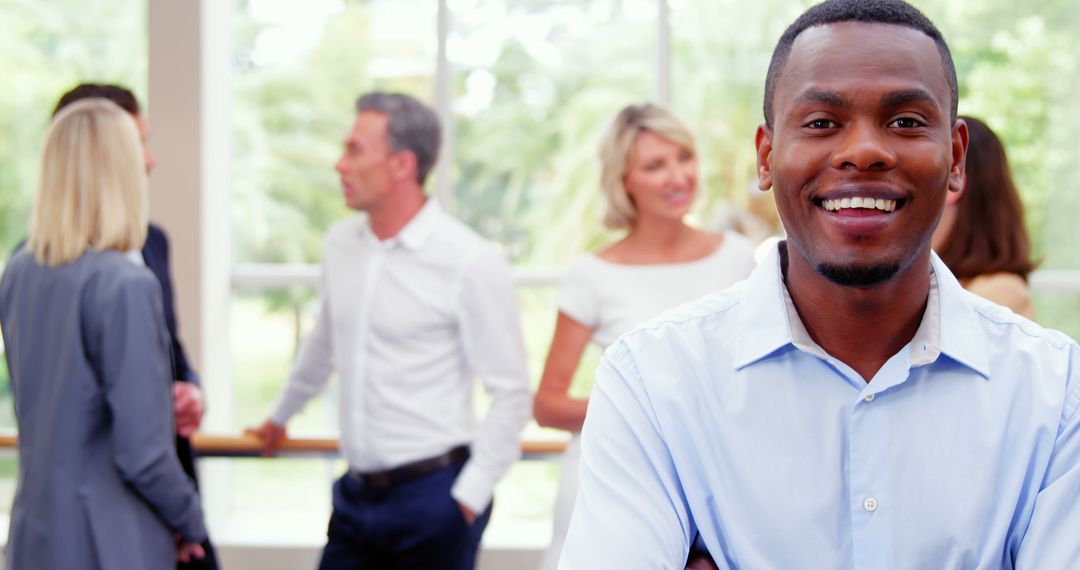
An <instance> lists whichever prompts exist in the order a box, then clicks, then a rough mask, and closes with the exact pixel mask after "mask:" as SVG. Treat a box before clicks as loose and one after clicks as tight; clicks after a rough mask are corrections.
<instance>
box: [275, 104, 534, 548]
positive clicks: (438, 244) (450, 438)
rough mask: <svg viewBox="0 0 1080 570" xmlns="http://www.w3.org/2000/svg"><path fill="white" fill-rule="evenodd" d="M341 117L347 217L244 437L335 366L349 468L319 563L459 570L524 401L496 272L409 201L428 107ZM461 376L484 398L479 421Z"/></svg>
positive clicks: (506, 273) (427, 161)
mask: <svg viewBox="0 0 1080 570" xmlns="http://www.w3.org/2000/svg"><path fill="white" fill-rule="evenodd" d="M356 108H357V115H356V121H355V123H354V124H353V127H352V130H351V131H350V132H349V134H348V136H347V138H346V139H345V150H344V153H343V154H342V156H341V159H340V160H339V161H338V163H337V171H338V173H339V174H340V175H341V184H342V188H343V191H344V198H345V203H346V205H348V206H349V207H350V208H352V209H354V210H358V211H360V212H361V214H360V215H358V216H355V217H352V218H350V219H348V220H345V221H343V222H340V223H338V224H336V225H335V226H334V227H332V228H331V229H330V231H329V232H328V235H327V238H326V245H325V251H324V259H323V282H322V291H321V293H322V301H321V307H320V310H319V315H318V318H317V320H316V323H315V327H314V329H313V330H312V332H311V334H310V335H309V336H308V338H307V340H306V341H305V343H304V345H303V347H302V348H301V350H300V353H299V355H298V357H297V360H296V364H295V365H294V367H293V370H292V373H291V374H290V376H289V380H288V384H287V385H286V387H285V390H284V392H283V393H282V395H281V397H280V399H279V401H278V403H277V406H276V407H275V409H274V411H273V413H272V414H271V415H270V418H269V419H268V420H267V421H266V422H265V423H264V424H263V425H262V426H260V427H259V428H258V429H257V430H255V433H256V435H258V436H259V437H260V438H261V439H262V440H263V442H264V443H265V446H266V447H265V452H266V453H272V452H273V450H274V449H275V448H276V447H277V446H278V444H279V443H280V441H281V440H282V439H283V438H284V437H285V423H286V422H287V421H288V420H289V418H290V417H292V416H293V415H294V414H295V413H296V412H298V411H299V410H300V409H301V408H302V407H303V406H304V404H305V403H306V402H307V401H308V400H310V399H311V398H312V397H313V396H315V395H316V394H318V393H319V392H321V391H322V390H323V389H324V388H325V387H326V384H327V381H328V379H329V376H330V374H331V372H337V374H338V376H339V378H340V379H341V402H340V421H341V450H342V453H343V455H344V456H345V458H346V459H347V460H348V463H349V471H348V473H346V474H345V475H344V476H342V477H341V479H339V480H338V481H337V483H335V485H334V493H333V495H334V499H333V503H334V511H333V514H332V516H331V518H330V526H329V530H328V532H327V536H328V542H327V545H326V548H325V550H324V551H323V555H322V560H321V562H320V568H321V569H333V568H462V569H466V568H472V567H473V566H474V560H475V556H476V550H477V547H478V545H479V542H480V535H481V533H482V532H483V529H484V527H485V525H486V524H487V520H488V517H489V516H490V513H491V497H492V490H493V487H494V486H495V483H496V482H497V481H498V480H499V478H501V477H502V476H503V474H504V473H505V472H506V470H507V469H508V468H509V467H510V466H511V465H512V464H513V463H514V461H515V460H516V459H517V458H518V457H519V454H520V446H519V441H518V434H519V432H520V431H521V429H522V427H523V426H524V424H525V423H526V422H527V421H528V419H529V417H530V408H531V405H532V401H531V394H530V391H529V387H528V380H527V376H526V369H525V349H524V344H523V342H522V338H521V327H520V323H519V319H518V308H517V301H516V297H515V293H514V287H513V283H512V280H511V274H510V268H509V265H508V264H507V261H506V259H505V258H504V256H503V255H502V254H501V253H500V252H499V251H498V250H497V249H496V248H495V247H494V246H493V245H492V244H490V243H488V242H486V241H485V240H484V239H482V238H481V237H480V236H479V235H477V234H476V233H475V232H473V231H472V230H471V229H469V228H468V227H466V226H465V225H464V224H462V223H460V222H458V221H457V220H455V219H453V218H451V217H450V216H449V215H447V214H446V213H444V212H443V211H442V209H440V208H439V206H438V204H437V203H436V202H435V200H430V199H427V198H426V197H425V196H424V193H423V184H424V180H425V179H426V177H427V175H428V173H429V172H430V171H431V169H432V167H433V166H434V164H435V161H436V158H437V156H438V150H439V139H440V129H439V121H438V118H437V117H436V115H435V113H434V112H432V111H431V109H429V108H427V107H426V106H424V105H423V104H421V103H420V102H419V101H417V100H416V99H413V98H412V97H409V96H407V95H401V94H389V93H378V92H376V93H369V94H366V95H364V96H362V97H360V99H359V100H358V101H357V104H356ZM476 376H479V377H481V378H482V380H483V383H484V387H485V388H486V390H487V392H488V394H489V395H490V396H491V407H490V410H489V411H488V414H487V417H486V418H485V419H484V421H483V422H482V423H481V424H480V425H479V426H476V425H475V423H476V422H475V418H474V415H473V402H472V394H473V378H474V377H476Z"/></svg>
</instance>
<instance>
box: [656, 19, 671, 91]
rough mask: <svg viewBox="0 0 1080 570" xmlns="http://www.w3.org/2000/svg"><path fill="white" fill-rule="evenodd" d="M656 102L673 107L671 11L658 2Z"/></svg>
mask: <svg viewBox="0 0 1080 570" xmlns="http://www.w3.org/2000/svg"><path fill="white" fill-rule="evenodd" d="M656 102H657V103H659V104H660V105H663V106H665V107H669V106H671V11H670V9H669V8H668V3H667V0H656Z"/></svg>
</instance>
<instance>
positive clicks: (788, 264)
mask: <svg viewBox="0 0 1080 570" xmlns="http://www.w3.org/2000/svg"><path fill="white" fill-rule="evenodd" d="M781 247H782V249H781V259H782V263H783V267H784V283H785V285H786V286H787V289H788V293H789V294H790V295H791V300H792V302H793V303H794V304H795V309H796V310H797V311H798V313H799V318H800V319H801V320H802V322H803V325H804V326H805V327H806V330H807V332H808V333H810V337H811V338H813V339H814V342H816V343H818V345H820V346H821V348H823V349H824V350H825V351H826V352H828V353H829V354H831V355H833V356H834V357H836V358H837V359H839V360H840V361H841V362H844V363H845V364H847V365H848V366H850V367H851V368H852V369H854V370H855V371H856V372H858V373H859V375H860V376H862V378H863V379H864V380H865V381H867V382H869V381H870V380H872V379H873V378H874V376H875V375H876V374H877V372H878V370H880V369H881V367H882V366H884V364H885V362H886V361H888V360H889V358H891V357H892V356H893V355H894V354H896V353H897V352H899V351H900V349H901V348H903V347H904V346H905V345H906V344H908V343H909V342H911V339H912V338H914V337H915V333H916V332H917V331H918V330H919V325H920V324H921V323H922V319H923V315H924V313H925V312H926V305H927V299H928V297H929V294H930V251H929V249H927V250H926V251H925V252H923V253H921V254H919V256H918V257H917V258H916V259H915V260H914V261H913V262H912V263H911V265H910V266H909V267H907V268H906V269H904V270H901V272H900V273H898V274H897V275H896V276H895V277H893V278H892V279H890V280H889V281H888V282H886V283H882V284H880V285H875V286H873V287H866V288H859V287H845V286H842V285H837V284H835V283H833V282H831V281H829V280H828V279H827V278H825V277H824V276H823V275H821V274H820V273H818V272H817V271H816V270H815V269H814V268H813V267H811V266H810V265H809V264H808V263H807V261H806V260H805V259H804V258H802V256H800V255H799V254H798V252H796V251H792V248H790V247H788V246H787V244H784V245H783V246H781Z"/></svg>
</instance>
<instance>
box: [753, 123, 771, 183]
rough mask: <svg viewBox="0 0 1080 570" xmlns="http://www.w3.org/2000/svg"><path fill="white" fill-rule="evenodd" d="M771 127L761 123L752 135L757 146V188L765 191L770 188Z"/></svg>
mask: <svg viewBox="0 0 1080 570" xmlns="http://www.w3.org/2000/svg"><path fill="white" fill-rule="evenodd" d="M772 136H773V132H772V127H770V126H769V125H767V124H765V123H761V124H760V125H758V128H757V135H756V136H755V137H754V144H755V145H756V146H757V174H758V183H757V185H758V188H759V189H761V191H762V192H765V191H767V190H769V189H770V188H772V182H773V181H772Z"/></svg>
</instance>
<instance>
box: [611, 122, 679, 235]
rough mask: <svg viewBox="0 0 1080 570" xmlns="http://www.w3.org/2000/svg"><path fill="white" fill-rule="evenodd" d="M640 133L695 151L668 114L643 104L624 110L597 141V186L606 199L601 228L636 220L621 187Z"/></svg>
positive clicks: (623, 225)
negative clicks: (598, 153)
mask: <svg viewBox="0 0 1080 570" xmlns="http://www.w3.org/2000/svg"><path fill="white" fill-rule="evenodd" d="M642 131H649V132H651V133H653V134H656V135H658V136H660V137H663V138H665V139H667V140H669V141H671V142H673V143H675V144H677V145H679V146H682V147H684V148H686V149H687V150H689V151H690V152H694V135H692V134H690V130H689V129H687V128H686V126H685V125H683V124H682V122H681V121H679V119H677V118H676V117H675V115H672V114H671V112H670V111H668V110H667V109H664V108H663V107H659V106H657V105H653V104H651V103H646V104H644V105H629V106H627V107H624V108H623V109H622V110H621V111H619V114H618V115H616V116H615V120H614V121H613V122H612V123H611V126H610V127H608V130H607V132H606V133H604V138H603V139H602V140H601V141H600V164H601V174H600V187H601V189H602V190H603V191H604V197H605V198H607V208H606V210H605V211H604V225H605V226H607V227H609V228H611V229H613V230H618V229H624V228H629V227H631V226H633V225H634V223H635V222H636V221H637V209H636V208H635V207H634V203H633V201H631V200H630V196H628V195H627V194H626V188H625V187H624V186H623V177H624V176H625V175H626V169H627V167H628V166H629V165H630V153H631V151H632V150H633V148H634V141H635V140H637V136H638V135H639V134H641V132H642Z"/></svg>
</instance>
